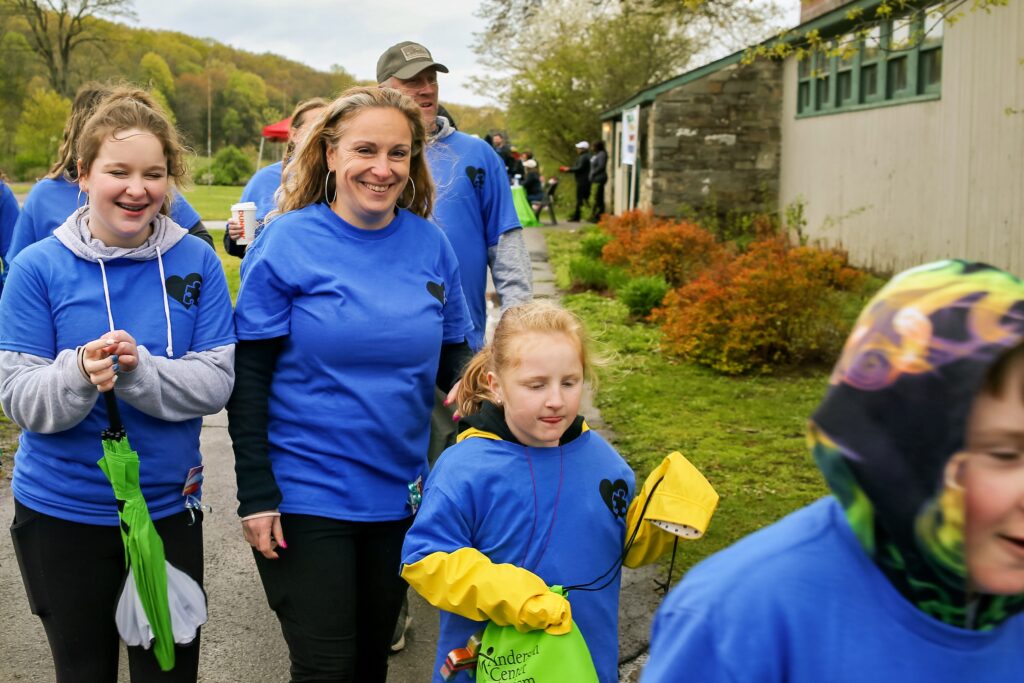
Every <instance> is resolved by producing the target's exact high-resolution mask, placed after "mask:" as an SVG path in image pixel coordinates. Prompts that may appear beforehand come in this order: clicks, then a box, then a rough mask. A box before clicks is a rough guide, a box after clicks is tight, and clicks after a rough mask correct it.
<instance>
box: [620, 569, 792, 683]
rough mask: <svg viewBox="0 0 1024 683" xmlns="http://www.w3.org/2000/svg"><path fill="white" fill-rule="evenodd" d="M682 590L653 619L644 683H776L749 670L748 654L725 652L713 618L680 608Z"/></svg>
mask: <svg viewBox="0 0 1024 683" xmlns="http://www.w3.org/2000/svg"><path fill="white" fill-rule="evenodd" d="M680 590H685V587H684V584H680V586H678V587H677V588H676V590H675V591H673V592H672V594H670V595H669V596H668V598H666V599H665V601H664V602H663V603H662V604H661V607H660V608H659V609H658V611H657V613H656V614H655V616H654V624H653V625H652V626H651V648H650V659H648V661H647V665H646V666H645V667H644V670H643V676H642V677H641V678H640V682H641V683H676V682H677V681H701V683H741V682H742V681H757V683H773V681H776V680H777V679H776V677H774V676H772V675H770V673H769V672H767V671H758V672H755V671H754V670H753V669H751V668H747V664H748V663H749V660H747V659H746V658H745V656H744V655H745V654H746V653H744V652H726V651H724V650H723V648H722V642H721V640H722V639H721V638H719V637H717V636H716V634H715V628H714V624H715V623H716V620H715V619H714V618H713V615H708V614H705V613H704V612H703V611H702V612H700V613H697V612H691V611H689V610H687V609H685V608H684V607H681V606H680V605H679V603H680V602H681V600H679V599H678V598H679V597H680V596H679V594H678V592H679V591H680ZM755 639H756V638H755ZM751 646H752V647H754V648H758V647H761V648H770V647H771V644H770V643H765V642H763V641H762V642H760V643H751ZM755 659H756V658H755ZM737 670H742V671H743V672H744V675H743V676H742V677H738V676H736V675H734V674H735V672H736V671H737Z"/></svg>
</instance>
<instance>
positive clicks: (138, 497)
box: [97, 389, 174, 671]
mask: <svg viewBox="0 0 1024 683" xmlns="http://www.w3.org/2000/svg"><path fill="white" fill-rule="evenodd" d="M104 397H105V398H106V403H107V417H108V420H109V422H110V425H109V427H108V428H107V429H104V430H103V433H102V434H101V438H102V439H103V457H102V458H100V459H99V462H97V464H98V465H99V466H100V469H101V470H103V473H104V474H105V475H107V479H109V480H110V485H111V486H113V488H114V497H115V498H116V499H117V511H118V515H119V516H120V518H121V540H122V541H123V542H124V550H125V562H126V563H127V564H128V566H129V567H130V569H131V575H134V581H135V589H136V592H137V595H138V599H139V602H141V603H142V609H143V611H144V612H145V617H146V619H147V620H148V621H149V624H148V626H149V629H150V630H151V632H152V637H153V639H154V640H155V641H156V642H155V644H154V645H153V653H154V654H155V655H156V660H157V663H158V664H159V665H160V668H161V669H162V670H163V671H170V670H171V669H173V668H174V636H173V630H172V628H171V611H170V607H169V606H168V600H167V567H166V559H165V558H164V544H163V541H162V540H161V539H160V535H159V534H158V533H157V532H156V528H155V527H154V526H153V520H152V519H151V518H150V516H149V508H147V507H146V499H145V498H143V497H142V489H141V488H140V486H139V454H138V453H136V452H135V451H133V450H132V447H131V445H129V443H128V436H127V434H125V430H124V425H123V424H122V423H121V413H120V411H119V410H118V408H117V399H116V398H115V397H114V390H113V389H111V390H110V391H108V392H106V393H105V394H104ZM131 575H130V576H129V578H132V577H131ZM123 636H124V634H123V633H122V637H123ZM127 641H128V639H127V638H126V642H127ZM147 645H148V643H147Z"/></svg>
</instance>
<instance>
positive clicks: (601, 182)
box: [590, 140, 608, 223]
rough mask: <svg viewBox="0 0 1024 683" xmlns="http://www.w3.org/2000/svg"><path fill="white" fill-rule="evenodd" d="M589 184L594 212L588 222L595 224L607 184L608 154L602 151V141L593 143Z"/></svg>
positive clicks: (602, 204) (600, 212)
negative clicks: (592, 194) (592, 189)
mask: <svg viewBox="0 0 1024 683" xmlns="http://www.w3.org/2000/svg"><path fill="white" fill-rule="evenodd" d="M590 184H591V185H592V186H593V187H594V188H595V191H594V211H593V212H592V213H591V214H590V220H592V221H594V222H595V223H596V222H598V221H599V220H601V214H603V213H604V212H605V211H604V186H605V185H607V184H608V152H606V151H605V149H604V141H603V140H598V141H597V142H595V143H594V154H593V156H591V157H590Z"/></svg>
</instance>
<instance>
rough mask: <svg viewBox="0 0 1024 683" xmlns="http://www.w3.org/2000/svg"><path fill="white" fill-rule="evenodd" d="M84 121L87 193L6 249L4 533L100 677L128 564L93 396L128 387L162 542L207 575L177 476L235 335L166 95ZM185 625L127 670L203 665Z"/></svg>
mask: <svg viewBox="0 0 1024 683" xmlns="http://www.w3.org/2000/svg"><path fill="white" fill-rule="evenodd" d="M75 139H76V149H77V159H78V163H77V165H76V168H75V170H76V174H75V176H76V178H77V181H78V183H79V185H80V187H81V189H82V190H83V195H86V196H87V204H86V205H85V206H82V207H80V208H79V209H77V210H76V211H74V213H72V214H71V215H70V216H69V217H67V219H66V220H65V221H64V223H63V225H60V227H58V228H57V229H56V230H55V231H54V234H53V235H54V236H53V238H52V239H44V240H42V241H38V242H36V243H34V244H31V245H29V246H27V247H26V248H25V249H24V250H23V251H22V252H21V253H20V254H19V255H18V258H17V259H15V261H14V262H13V263H12V264H11V270H10V273H9V275H8V278H7V283H6V286H5V291H4V295H3V297H2V299H0V317H2V319H3V320H4V321H5V322H4V325H3V329H2V331H0V403H2V405H3V409H4V412H5V413H6V414H7V415H9V416H10V417H11V419H12V420H14V421H15V422H16V423H17V424H18V426H20V427H21V428H22V434H21V439H20V442H19V448H18V453H17V456H16V460H15V463H14V477H13V481H12V482H11V489H12V491H13V492H14V500H15V519H14V525H13V526H12V529H11V536H12V539H13V541H14V546H15V549H16V550H17V556H18V561H19V566H20V569H21V573H22V577H23V579H24V582H25V589H26V591H27V593H28V601H29V604H30V605H31V606H32V610H33V612H34V613H35V614H37V615H38V616H39V617H40V619H41V620H42V622H43V627H44V628H45V629H46V634H47V637H48V639H49V642H50V645H51V650H52V653H53V658H54V668H55V670H56V679H57V680H72V679H78V678H82V679H86V680H97V681H100V680H116V679H117V671H118V645H117V643H118V630H117V628H116V627H115V621H114V606H115V604H116V603H117V599H118V595H120V593H121V589H122V586H123V585H124V583H125V580H126V578H125V577H126V574H127V571H128V568H127V567H126V566H125V550H124V547H123V546H122V540H121V531H120V526H119V525H120V519H119V516H118V509H119V507H118V500H117V499H115V492H114V490H113V489H112V488H111V483H110V481H108V480H107V479H106V477H105V476H104V473H103V471H102V470H101V469H100V468H99V467H97V465H96V463H97V461H98V460H99V458H100V456H101V455H103V450H102V447H101V444H100V440H99V434H100V432H101V430H102V429H103V428H104V427H105V426H106V425H108V424H110V423H111V417H110V416H109V415H108V413H107V409H106V402H105V401H100V400H97V399H98V398H99V396H100V394H101V393H106V395H107V397H108V400H110V401H115V400H116V401H117V405H118V406H119V409H118V412H119V413H120V415H121V419H122V422H123V423H124V426H125V428H126V429H127V430H128V431H129V432H130V433H131V434H132V441H133V445H134V447H135V448H137V449H138V452H139V453H141V454H142V462H143V463H144V464H143V466H142V468H141V470H139V473H138V479H139V482H138V483H139V485H140V486H141V490H142V496H143V498H144V499H145V500H144V504H145V506H146V507H148V510H149V514H150V516H151V518H152V519H153V520H154V524H155V526H156V529H157V532H158V533H159V535H160V538H161V539H162V545H163V548H164V551H165V554H166V558H167V560H168V561H169V562H170V563H171V564H173V565H174V566H175V567H176V568H177V569H179V570H181V571H182V572H184V573H185V574H187V575H189V576H190V577H192V578H193V579H194V580H195V581H196V582H197V583H199V584H202V576H203V533H202V513H201V512H198V510H194V508H197V507H198V506H199V497H200V495H201V492H200V489H199V487H198V486H197V487H196V488H195V490H189V491H188V495H186V491H185V490H184V489H185V484H186V481H187V480H189V479H193V480H194V478H195V477H196V476H199V475H198V473H199V472H201V471H202V464H201V463H202V456H201V455H200V452H199V430H200V427H201V422H202V417H203V416H204V415H209V414H211V413H216V412H218V411H219V410H220V409H221V408H222V407H223V406H224V404H225V403H226V402H227V399H228V396H229V394H230V392H231V384H232V379H233V370H232V367H233V360H234V342H235V336H234V330H233V329H232V326H231V301H230V299H229V298H228V290H227V285H226V282H225V279H224V273H223V270H222V269H221V266H220V262H219V260H218V258H217V255H216V254H215V253H214V252H213V250H212V249H210V248H209V247H207V246H206V245H205V244H203V243H202V242H201V241H200V240H199V239H197V238H195V237H193V236H191V235H189V234H188V231H187V230H185V228H183V227H181V226H179V225H178V224H176V223H175V222H174V221H173V220H172V219H171V218H170V217H169V216H168V215H166V210H167V203H168V201H167V199H168V196H169V193H170V192H171V191H172V190H173V188H174V186H175V185H176V184H177V183H178V182H180V181H181V180H182V179H183V178H184V174H185V166H184V160H183V157H184V149H183V147H182V145H181V143H180V142H179V140H178V137H177V133H176V132H175V129H174V126H173V125H172V124H171V123H170V121H169V120H168V119H167V117H166V116H165V115H164V114H163V112H162V111H161V110H160V109H159V108H157V106H156V105H155V103H154V102H153V100H152V99H151V98H150V96H149V95H148V94H147V93H146V92H144V91H141V90H134V89H115V90H114V91H112V92H111V93H109V96H108V97H106V99H104V100H103V102H102V104H100V105H99V106H98V107H97V108H96V109H95V110H94V111H92V112H91V114H90V116H88V118H87V120H86V121H85V122H84V124H83V125H82V127H81V134H80V135H76V136H75ZM56 182H60V183H62V184H64V185H68V186H70V183H69V182H67V181H65V180H64V179H61V180H59V181H56ZM115 383H116V384H117V393H118V395H117V398H116V399H114V398H113V395H112V394H109V393H107V392H110V391H111V389H113V387H114V384H115ZM199 478H200V480H201V476H199ZM186 508H193V509H191V510H190V509H186ZM83 568H86V570H85V571H83ZM138 573H139V570H138V569H136V575H138ZM179 637H180V638H181V641H180V645H179V646H178V647H175V648H173V652H174V657H173V660H174V663H173V669H172V670H171V671H169V672H166V671H162V669H164V667H165V666H166V665H167V660H166V657H164V658H163V659H161V660H160V661H159V662H158V661H157V659H156V658H155V657H154V655H153V650H152V649H148V648H149V643H146V648H143V647H141V646H138V645H133V646H131V647H128V662H129V669H130V671H131V677H132V680H133V681H142V680H146V681H149V680H157V679H159V680H161V681H169V682H170V681H179V682H182V683H191V682H193V681H195V680H196V676H197V671H198V666H199V636H198V633H196V634H195V637H194V639H189V638H188V637H187V636H179ZM163 654H164V653H162V655H163Z"/></svg>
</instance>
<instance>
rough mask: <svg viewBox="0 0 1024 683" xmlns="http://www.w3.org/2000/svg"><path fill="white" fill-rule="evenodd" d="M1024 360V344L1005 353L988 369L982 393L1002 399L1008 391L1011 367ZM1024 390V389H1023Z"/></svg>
mask: <svg viewBox="0 0 1024 683" xmlns="http://www.w3.org/2000/svg"><path fill="white" fill-rule="evenodd" d="M1021 358H1024V344H1018V345H1017V346H1015V347H1013V348H1012V349H1010V350H1009V351H1006V352H1005V353H1003V354H1002V355H1001V356H999V358H997V359H996V362H995V363H993V364H992V366H991V367H990V368H989V369H988V374H986V375H985V381H984V383H983V384H982V385H981V393H985V394H991V395H992V396H996V397H1002V395H1003V392H1005V391H1006V381H1007V379H1008V378H1009V375H1010V366H1011V365H1013V364H1014V363H1015V362H1018V361H1019V360H1020V359H1021ZM1022 390H1024V388H1022Z"/></svg>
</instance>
